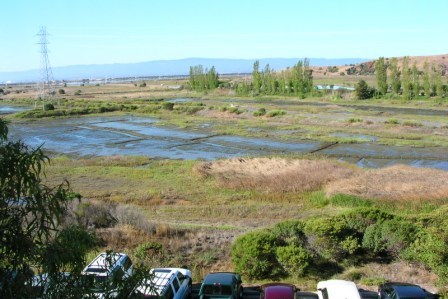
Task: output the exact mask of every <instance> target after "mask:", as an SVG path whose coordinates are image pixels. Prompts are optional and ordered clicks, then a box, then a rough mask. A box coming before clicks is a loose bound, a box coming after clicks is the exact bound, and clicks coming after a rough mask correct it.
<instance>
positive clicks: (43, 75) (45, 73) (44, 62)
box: [34, 27, 56, 110]
mask: <svg viewBox="0 0 448 299" xmlns="http://www.w3.org/2000/svg"><path fill="white" fill-rule="evenodd" d="M37 36H39V37H40V38H39V42H38V43H37V44H38V45H40V54H41V56H40V78H39V83H38V84H37V95H36V101H37V100H39V99H40V100H42V109H43V110H45V100H50V99H51V98H53V97H54V95H55V94H56V92H55V88H54V78H53V72H52V70H51V66H50V60H49V59H48V49H47V45H48V40H47V29H46V28H45V27H41V28H40V31H39V33H38V34H37ZM36 104H37V103H36V102H34V106H36Z"/></svg>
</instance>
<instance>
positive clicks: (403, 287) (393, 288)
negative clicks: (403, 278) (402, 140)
mask: <svg viewBox="0 0 448 299" xmlns="http://www.w3.org/2000/svg"><path fill="white" fill-rule="evenodd" d="M378 297H379V298H380V299H405V298H406V299H409V298H412V299H420V298H438V296H437V295H436V294H432V293H430V292H428V291H426V290H425V289H423V288H422V287H420V286H418V285H416V284H410V283H402V282H387V283H384V284H382V285H380V286H379V288H378Z"/></svg>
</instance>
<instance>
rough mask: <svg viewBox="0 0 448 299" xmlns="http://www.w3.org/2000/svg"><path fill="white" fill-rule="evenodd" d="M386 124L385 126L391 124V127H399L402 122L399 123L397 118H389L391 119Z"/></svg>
mask: <svg viewBox="0 0 448 299" xmlns="http://www.w3.org/2000/svg"><path fill="white" fill-rule="evenodd" d="M384 123H385V124H389V125H398V124H399V123H400V122H399V121H398V119H395V118H389V119H388V120H386V121H385V122H384Z"/></svg>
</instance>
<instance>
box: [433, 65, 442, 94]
mask: <svg viewBox="0 0 448 299" xmlns="http://www.w3.org/2000/svg"><path fill="white" fill-rule="evenodd" d="M435 72H436V74H435V77H436V80H435V81H436V93H437V96H439V97H442V96H443V83H442V67H441V66H439V67H438V68H437V69H435Z"/></svg>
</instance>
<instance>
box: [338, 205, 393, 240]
mask: <svg viewBox="0 0 448 299" xmlns="http://www.w3.org/2000/svg"><path fill="white" fill-rule="evenodd" d="M341 217H342V218H343V219H344V222H345V223H346V225H347V227H348V228H350V229H352V230H354V231H356V232H358V233H359V234H364V232H365V230H366V229H367V227H369V226H370V225H372V224H375V223H377V222H379V221H385V220H390V219H393V218H394V216H393V215H392V214H389V213H386V212H384V211H382V210H380V209H377V208H358V209H355V210H353V211H350V212H348V213H345V214H343V215H342V216H341Z"/></svg>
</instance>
